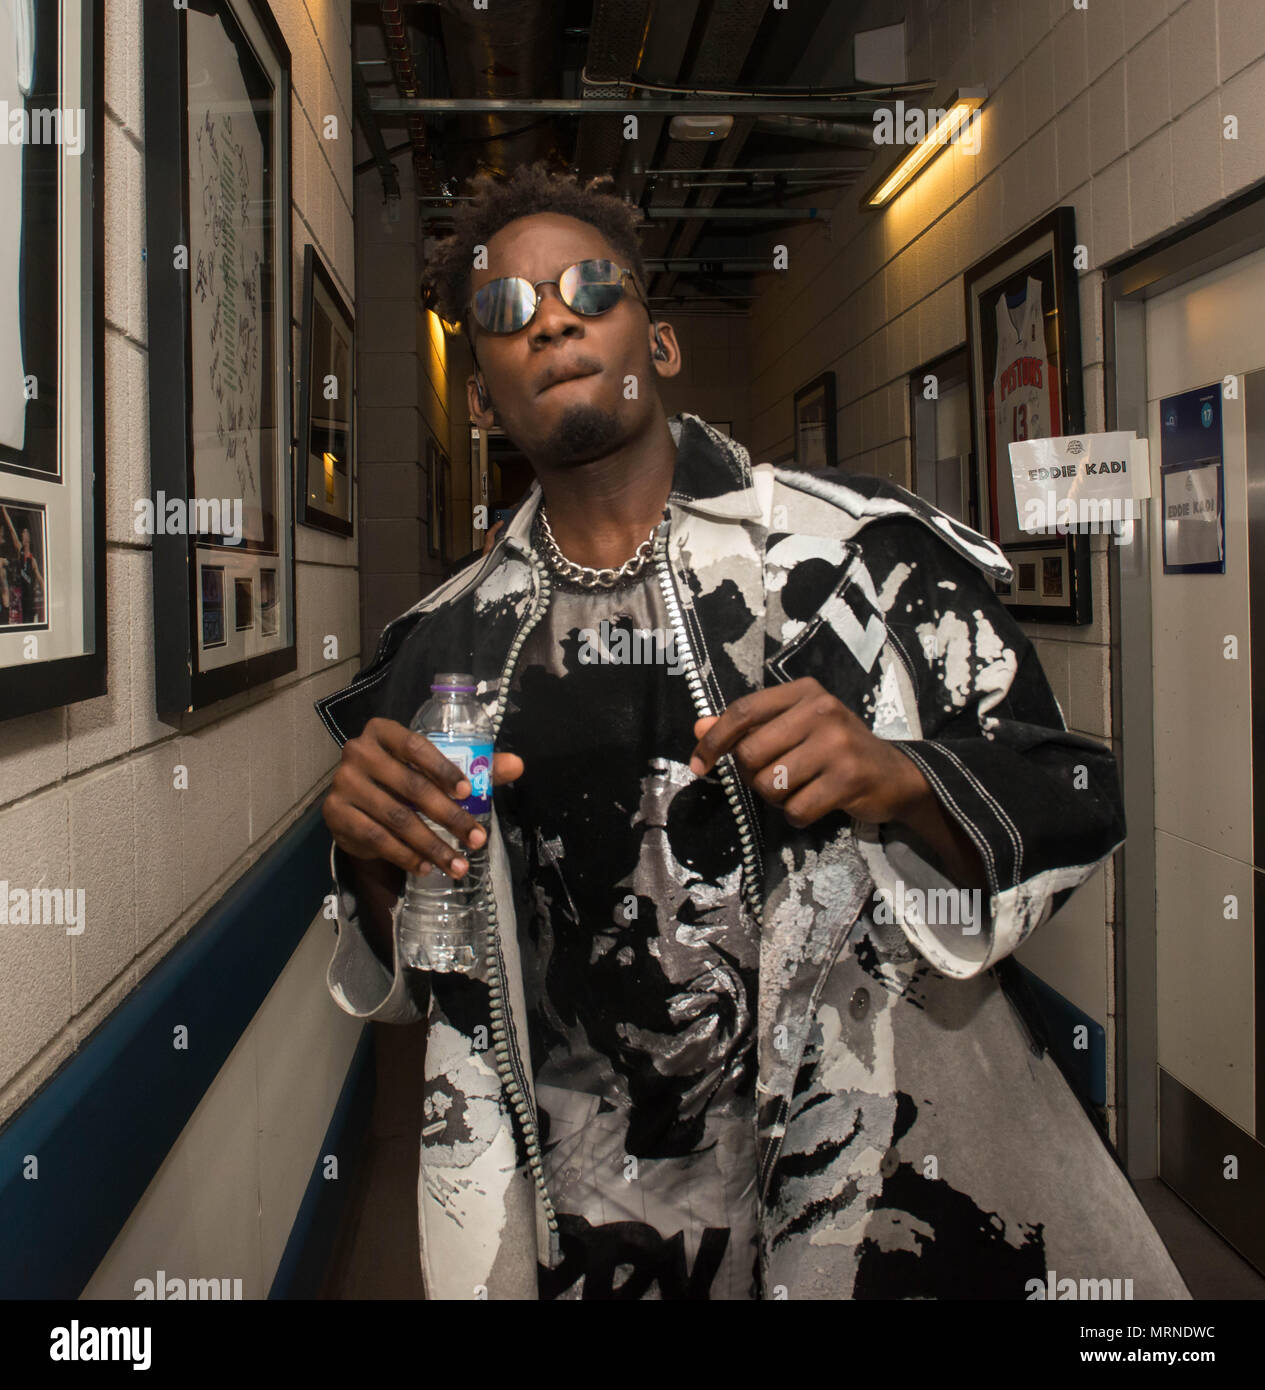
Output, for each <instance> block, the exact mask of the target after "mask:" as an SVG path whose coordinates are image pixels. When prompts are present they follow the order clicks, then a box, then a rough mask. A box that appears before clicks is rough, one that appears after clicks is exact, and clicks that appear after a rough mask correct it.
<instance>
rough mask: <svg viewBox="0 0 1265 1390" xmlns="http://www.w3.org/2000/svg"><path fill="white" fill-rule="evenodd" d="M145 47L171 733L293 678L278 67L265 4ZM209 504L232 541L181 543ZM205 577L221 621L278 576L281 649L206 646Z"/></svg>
mask: <svg viewBox="0 0 1265 1390" xmlns="http://www.w3.org/2000/svg"><path fill="white" fill-rule="evenodd" d="M143 32H144V86H145V132H146V139H145V181H146V199H145V202H146V228H145V235H146V245H147V257H146V267H147V287H148V299H149V422H150V439H151V440H152V441H153V442H154V446H155V447H154V448H153V450H152V452H151V467H150V472H151V485H152V487H153V489H154V499H153V501H154V508H155V516H156V517H157V514H158V511H159V508H158V500H159V497H160V496H161V497H163V498H165V499H166V505H167V506H168V507H170V506H171V505H172V502H173V501H181V502H183V503H184V504H185V506H186V508H187V510H188V513H189V515H188V516H187V518H186V522H187V524H186V527H185V530H184V531H183V532H181V531H180V530H176V531H174V532H173V531H172V530H171V529H170V528H169V527H160V526H157V525H156V526H155V532H154V535H153V575H154V683H155V698H156V702H157V707H158V712H159V714H160V716H162V717H164V718H165V719H167V720H168V722H174V717H176V716H178V715H179V714H181V713H184V712H187V711H191V710H196V709H201V708H203V707H205V706H207V705H210V704H213V703H215V702H216V701H217V700H222V699H224V698H226V697H227V696H229V695H233V694H236V693H238V692H239V691H242V690H245V689H248V688H250V687H252V686H255V685H258V684H261V683H262V682H265V681H269V680H272V679H275V678H276V677H278V676H281V675H284V674H285V673H286V672H288V671H293V670H295V669H296V667H297V665H298V646H297V640H296V621H295V574H294V525H295V523H294V512H295V506H294V492H295V489H294V451H293V435H294V430H293V421H292V418H291V412H292V410H293V399H294V396H293V380H292V371H291V343H292V337H291V333H292V314H291V304H290V285H291V265H292V251H291V216H292V199H291V125H290V119H291V118H290V106H291V65H290V51H289V48H288V47H287V46H286V42H285V39H284V38H283V36H282V33H281V30H280V28H279V26H278V25H277V22H276V20H275V19H274V18H273V16H272V13H271V11H270V9H269V7H268V6H267V5H266V4H264V3H262V0H189V4H188V7H187V8H176V7H174V6H171V5H165V4H156V5H146V6H145V7H144V31H143ZM191 67H192V68H193V69H194V72H193V75H192V76H193V79H196V80H191V71H190V69H191ZM191 92H192V93H194V94H195V99H196V103H197V104H196V106H195V107H194V108H192V109H191V106H190V96H191ZM234 119H236V120H237V125H236V126H234V125H233V121H234ZM195 185H196V188H197V191H198V196H197V197H196V198H194V197H192V196H191V188H192V187H194V186H195ZM230 215H231V217H232V221H229V218H230ZM181 248H183V255H182V254H181ZM234 344H235V345H236V346H237V351H236V354H233V353H230V352H229V351H227V348H226V345H234ZM243 420H245V421H246V423H245V424H243V423H242V422H243ZM159 441H161V447H159ZM225 485H226V486H228V488H229V492H228V495H227V496H225V495H224V494H223V492H222V490H221V488H222V486H225ZM235 488H236V489H239V491H237V492H234V491H233V489H235ZM217 500H223V501H226V502H228V503H229V504H230V506H229V510H230V511H232V510H233V506H234V505H235V506H236V507H237V509H238V511H239V523H240V530H239V532H238V535H237V538H236V539H234V538H233V537H232V536H231V535H230V528H228V527H227V526H225V525H224V521H223V518H222V517H221V519H220V533H219V534H218V535H216V534H215V533H214V527H213V526H212V527H210V528H209V529H208V527H207V526H206V525H205V524H200V525H199V531H198V533H197V534H189V530H190V528H192V527H193V526H194V525H195V518H194V516H193V513H194V511H195V505H196V504H203V505H206V504H209V503H210V502H214V501H217ZM209 516H210V512H209V510H208V511H206V512H204V513H203V514H202V515H201V516H200V517H199V518H197V521H199V522H202V523H204V522H205V521H206V520H207V519H208V517H209ZM206 565H211V566H223V567H224V568H225V574H224V577H223V600H224V604H225V606H226V607H227V604H228V598H229V594H230V593H235V592H236V589H235V585H233V584H230V580H235V579H236V578H238V577H250V578H252V579H253V580H255V581H256V582H255V583H254V585H253V590H254V592H256V593H258V592H260V590H261V587H262V586H261V584H260V583H259V582H258V580H259V576H260V574H261V571H262V570H263V569H264V568H267V569H269V570H272V571H275V573H276V575H277V580H276V583H277V585H278V587H279V589H280V590H281V592H280V593H279V594H278V605H279V606H278V615H279V621H278V624H277V627H278V630H277V632H276V633H275V634H272V635H267V636H266V635H264V634H263V632H262V631H261V629H262V624H256V625H253V626H252V627H250V628H248V629H243V630H241V631H238V630H237V629H236V627H235V624H231V623H229V622H228V621H227V620H226V621H225V622H224V624H223V627H224V635H225V641H224V643H223V644H221V645H219V646H217V647H214V648H213V647H211V646H208V645H207V644H206V643H205V642H204V640H203V638H204V633H205V627H204V624H203V621H202V614H201V612H200V584H199V582H198V577H199V575H200V572H201V569H202V568H203V567H204V566H206ZM226 617H227V615H226Z"/></svg>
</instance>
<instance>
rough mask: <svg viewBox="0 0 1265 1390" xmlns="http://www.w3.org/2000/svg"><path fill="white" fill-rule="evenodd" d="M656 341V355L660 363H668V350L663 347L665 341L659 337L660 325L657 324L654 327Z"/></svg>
mask: <svg viewBox="0 0 1265 1390" xmlns="http://www.w3.org/2000/svg"><path fill="white" fill-rule="evenodd" d="M654 340H655V343H656V344H657V346H656V348H655V350H654V355H655V356H656V357H657V358H658V359H659V361H660V362H666V361H667V360H668V350H667V348H665V347H664V346H663V339H662V338H661V337H659V325H658V324H657V323H656V324H655V326H654Z"/></svg>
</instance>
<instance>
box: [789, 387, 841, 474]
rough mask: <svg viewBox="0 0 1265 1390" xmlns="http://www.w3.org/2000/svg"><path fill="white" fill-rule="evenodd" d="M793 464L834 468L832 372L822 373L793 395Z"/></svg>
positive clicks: (833, 388)
mask: <svg viewBox="0 0 1265 1390" xmlns="http://www.w3.org/2000/svg"><path fill="white" fill-rule="evenodd" d="M795 464H796V467H798V468H834V467H835V464H836V454H835V374H834V372H822V374H821V375H820V376H819V377H815V378H814V379H813V380H812V381H810V382H809V383H808V385H807V386H801V387H800V388H799V390H798V391H796V392H795Z"/></svg>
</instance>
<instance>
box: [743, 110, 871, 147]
mask: <svg viewBox="0 0 1265 1390" xmlns="http://www.w3.org/2000/svg"><path fill="white" fill-rule="evenodd" d="M755 128H756V129H757V130H762V131H764V132H765V134H767V135H794V136H798V137H799V138H800V139H801V140H821V141H824V142H825V143H826V144H830V145H847V146H848V147H849V148H851V149H854V150H872V149H873V148H874V124H873V122H870V123H868V124H867V123H866V122H865V121H822V120H812V119H810V118H809V117H807V116H787V115H781V116H761V117H760V118H759V119H758V120H757V121H756V123H755Z"/></svg>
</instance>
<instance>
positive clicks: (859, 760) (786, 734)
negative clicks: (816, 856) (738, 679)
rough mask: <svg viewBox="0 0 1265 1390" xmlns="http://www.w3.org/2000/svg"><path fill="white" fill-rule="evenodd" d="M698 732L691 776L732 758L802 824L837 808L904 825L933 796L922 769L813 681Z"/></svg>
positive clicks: (768, 695) (747, 705)
mask: <svg viewBox="0 0 1265 1390" xmlns="http://www.w3.org/2000/svg"><path fill="white" fill-rule="evenodd" d="M694 735H695V737H696V738H698V740H699V742H698V746H697V747H696V748H695V750H694V755H693V757H691V759H690V770H691V771H692V772H694V773H696V774H697V775H699V776H703V775H704V774H706V773H707V772H709V771H710V770H711V769H712V767H713V766H714V765H715V763H716V760H717V759H718V758H720V757H722V756H723V755H724V754H726V753H732V754H733V756H734V761H735V762H736V763H737V765H738V771H739V773H740V775H741V776H742V779H743V781H745V782H746V783H748V784H749V785H750V786H751V787H752V788H753V790H755V791H756V792H757V793H759V795H760V796H761V797H763V799H764V800H765V801H767V802H769V803H770V804H772V805H774V806H780V807H781V808H782V813H783V814H784V815H785V817H786V819H787V820H788V821H789V822H790V824H791V825H793V826H796V827H803V826H806V825H812V824H813V822H814V821H817V820H820V819H821V817H822V816H825V815H829V814H830V813H831V812H832V811H846V812H848V814H849V815H851V816H855V817H856V819H857V820H860V821H867V822H871V823H873V824H879V823H881V822H883V821H888V820H902V819H904V818H905V817H906V816H908V815H912V814H914V813H915V812H916V810H917V809H920V808H921V807H923V806H924V805H925V804H926V801H927V798H928V796H929V795H930V788H929V787H928V785H927V781H926V778H925V777H923V775H922V773H921V772H920V771H919V769H918V767H917V765H916V764H915V763H914V762H913V761H912V760H911V759H910V758H907V757H906V756H905V755H904V754H903V753H901V752H900V751H899V750H898V749H896V748H894V747H893V746H892V744H891V743H890V742H889V741H888V740H887V739H884V738H879V737H878V735H876V734H873V733H871V732H870V730H869V729H868V728H866V726H865V724H864V722H863V721H862V720H861V719H859V718H858V717H857V716H856V715H855V714H853V712H852V711H851V710H850V709H848V707H847V706H846V705H845V704H844V703H843V702H842V701H841V700H838V699H836V698H835V696H833V695H831V694H830V692H829V691H828V690H826V689H824V688H823V686H822V685H821V683H820V682H819V681H817V680H814V679H813V677H812V676H805V677H803V678H802V679H801V680H797V681H791V682H789V683H788V684H786V685H776V686H772V687H770V688H769V689H767V690H759V691H756V692H755V693H754V694H751V695H743V696H742V697H741V698H740V699H737V700H735V701H734V702H733V704H732V705H730V706H729V707H728V709H726V710H725V712H724V714H722V715H719V716H717V715H710V716H709V717H708V718H706V719H700V720H698V721H696V723H695V725H694Z"/></svg>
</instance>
